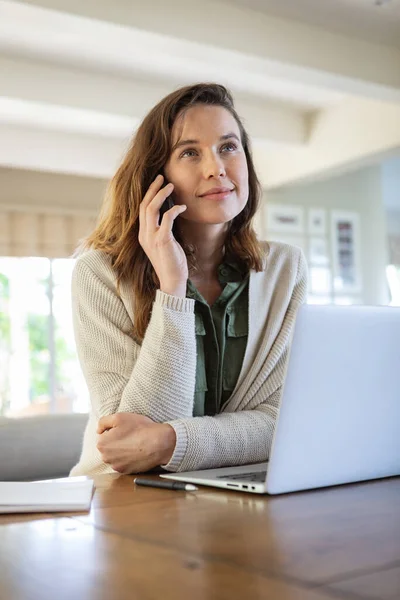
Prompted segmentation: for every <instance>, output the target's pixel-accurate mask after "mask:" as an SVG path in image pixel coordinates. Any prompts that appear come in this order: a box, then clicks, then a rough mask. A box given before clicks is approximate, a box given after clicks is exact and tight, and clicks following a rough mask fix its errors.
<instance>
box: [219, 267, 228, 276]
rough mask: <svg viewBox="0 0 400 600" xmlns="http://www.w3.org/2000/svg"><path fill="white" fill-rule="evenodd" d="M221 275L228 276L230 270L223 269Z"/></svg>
mask: <svg viewBox="0 0 400 600" xmlns="http://www.w3.org/2000/svg"><path fill="white" fill-rule="evenodd" d="M221 275H223V276H224V277H226V275H228V271H227V270H226V269H225V268H222V269H221Z"/></svg>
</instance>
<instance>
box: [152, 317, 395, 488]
mask: <svg viewBox="0 0 400 600" xmlns="http://www.w3.org/2000/svg"><path fill="white" fill-rule="evenodd" d="M395 475H400V308H396V307H389V306H316V305H303V306H301V307H300V309H299V310H298V313H297V318H296V323H295V328H294V333H293V338H292V345H291V350H290V356H289V360H288V363H287V371H286V375H285V382H284V386H283V392H282V399H281V406H280V411H279V416H278V419H277V422H276V425H275V430H274V437H273V442H272V447H271V452H270V457H269V461H268V462H266V463H258V464H253V465H245V466H240V467H227V468H219V469H207V470H201V471H191V472H186V473H173V474H172V473H171V474H168V475H162V477H164V478H165V479H173V480H176V481H185V482H188V483H195V484H200V485H207V486H213V487H220V488H226V489H231V490H237V491H243V492H250V493H255V494H282V493H286V492H295V491H299V490H307V489H314V488H321V487H325V486H332V485H339V484H346V483H351V482H356V481H366V480H370V479H377V478H381V477H391V476H395Z"/></svg>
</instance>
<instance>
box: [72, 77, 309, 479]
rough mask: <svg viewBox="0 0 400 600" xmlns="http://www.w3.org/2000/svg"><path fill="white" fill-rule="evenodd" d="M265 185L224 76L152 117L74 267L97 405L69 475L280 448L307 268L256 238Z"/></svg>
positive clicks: (211, 461) (295, 252)
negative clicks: (283, 400)
mask: <svg viewBox="0 0 400 600" xmlns="http://www.w3.org/2000/svg"><path fill="white" fill-rule="evenodd" d="M259 197H260V186H259V183H258V180H257V176H256V173H255V170H254V165H253V161H252V157H251V153H250V147H249V138H248V135H247V133H246V131H245V129H244V127H243V125H242V123H241V121H240V119H239V117H238V115H237V113H236V111H235V109H234V105H233V100H232V97H231V95H230V93H229V92H228V91H227V90H226V89H225V88H224V87H223V86H221V85H217V84H198V85H193V86H188V87H185V88H182V89H179V90H177V91H176V92H173V93H172V94H170V95H169V96H167V97H166V98H164V99H163V100H162V101H161V102H160V103H159V104H158V105H157V106H155V107H154V108H153V109H152V110H151V111H150V113H149V114H148V115H147V116H146V118H145V119H144V121H143V122H142V124H141V126H140V127H139V129H138V131H137V133H136V136H135V138H134V140H133V142H132V145H131V147H130V149H129V150H128V152H127V154H126V156H125V158H124V160H123V162H122V165H121V166H120V168H119V169H118V171H117V173H116V175H115V176H114V178H113V179H112V181H111V185H110V188H109V193H108V196H107V198H106V201H105V204H104V206H103V209H102V212H101V215H100V220H99V223H98V225H97V227H96V229H95V231H94V232H93V233H92V235H91V236H90V237H89V238H88V240H87V241H86V244H85V246H86V252H84V253H83V254H82V255H81V256H80V257H79V258H78V260H77V263H76V266H75V269H74V274H73V313H74V328H75V337H76V342H77V349H78V354H79V357H80V361H81V365H82V369H83V372H84V375H85V377H86V381H87V384H88V387H89V391H90V397H91V405H92V408H91V412H90V416H89V421H88V424H87V428H86V431H85V436H84V441H83V450H82V455H81V458H80V461H79V463H78V465H76V466H75V467H74V468H73V469H72V471H71V475H81V474H86V475H92V474H95V473H106V472H115V471H117V472H120V473H134V472H141V471H146V470H150V469H152V468H154V467H158V466H162V467H163V468H165V469H167V470H170V471H187V470H195V469H203V468H212V467H221V466H228V465H240V464H246V463H252V462H261V461H265V460H267V458H268V454H269V450H270V445H271V439H272V433H273V429H274V423H275V419H276V416H277V411H278V407H279V401H280V395H281V387H282V382H283V378H284V370H285V363H286V359H287V353H288V349H289V343H290V338H291V334H292V332H293V325H294V321H295V315H296V311H297V309H298V307H299V305H300V304H301V303H303V302H304V300H305V296H306V267H305V260H304V257H303V255H302V253H301V251H300V250H299V249H298V248H295V247H292V246H289V245H286V244H280V243H269V244H268V243H266V242H259V241H258V240H257V237H256V235H255V232H254V230H253V228H252V219H253V217H254V215H255V213H256V211H257V208H258V205H259ZM160 217H161V220H160Z"/></svg>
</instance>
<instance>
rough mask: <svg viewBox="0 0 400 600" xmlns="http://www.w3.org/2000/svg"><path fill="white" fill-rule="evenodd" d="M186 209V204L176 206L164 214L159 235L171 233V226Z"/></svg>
mask: <svg viewBox="0 0 400 600" xmlns="http://www.w3.org/2000/svg"><path fill="white" fill-rule="evenodd" d="M186 209H187V206H186V204H177V205H176V206H173V207H172V208H170V209H169V210H167V212H166V213H164V215H163V218H162V221H161V225H160V233H162V234H163V235H166V234H168V233H170V232H171V231H172V226H173V224H174V221H175V219H176V217H178V216H179V215H180V214H181V213H183V212H185V210H186Z"/></svg>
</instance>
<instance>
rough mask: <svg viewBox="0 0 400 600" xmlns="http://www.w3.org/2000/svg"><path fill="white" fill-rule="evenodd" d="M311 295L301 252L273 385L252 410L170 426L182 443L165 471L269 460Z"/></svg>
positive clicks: (279, 340)
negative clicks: (298, 327) (301, 315)
mask: <svg viewBox="0 0 400 600" xmlns="http://www.w3.org/2000/svg"><path fill="white" fill-rule="evenodd" d="M306 291H307V267H306V261H305V258H304V255H303V253H302V252H299V259H298V265H297V274H296V279H295V283H294V286H293V291H292V294H291V298H290V301H289V305H288V308H287V310H286V311H285V314H284V317H283V322H282V326H281V328H280V331H279V335H278V336H277V338H276V340H275V343H274V345H277V346H276V347H278V348H279V347H281V348H282V351H281V353H280V356H279V358H278V360H277V361H276V363H275V364H274V367H273V369H272V371H271V372H269V376H268V379H264V381H262V382H261V384H260V386H259V387H258V390H257V392H256V393H255V395H254V397H253V398H251V401H249V402H248V403H247V404H251V407H252V408H251V410H246V409H243V410H240V411H237V412H233V413H228V412H223V413H221V414H218V415H215V416H213V417H208V416H206V417H194V418H193V417H192V418H185V419H178V420H175V421H170V423H169V424H170V425H171V426H172V427H173V428H174V430H175V433H176V439H177V442H176V446H175V451H174V453H173V455H172V458H171V460H170V461H169V463H168V464H167V465H163V468H164V469H166V470H168V471H194V470H199V469H212V468H217V467H225V466H232V465H235V466H236V465H243V464H251V463H256V462H264V461H266V460H268V457H269V453H270V449H271V444H272V437H273V432H274V428H275V423H276V419H277V416H278V411H279V406H280V401H281V393H282V385H283V379H284V374H285V367H286V363H287V357H288V351H289V346H290V341H291V338H292V334H293V328H294V323H295V317H296V312H297V309H298V308H299V306H300V304H302V303H303V302H304V301H305V299H306ZM267 361H268V357H267V358H266V361H265V362H267ZM264 366H265V365H264ZM263 371H266V372H268V371H269V369H267V368H266V367H265V368H264V369H263ZM270 378H273V379H274V381H277V382H279V384H278V385H277V386H276V387H275V389H274V390H273V391H272V392H271V391H270V386H269V385H268V383H269V379H270Z"/></svg>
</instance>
